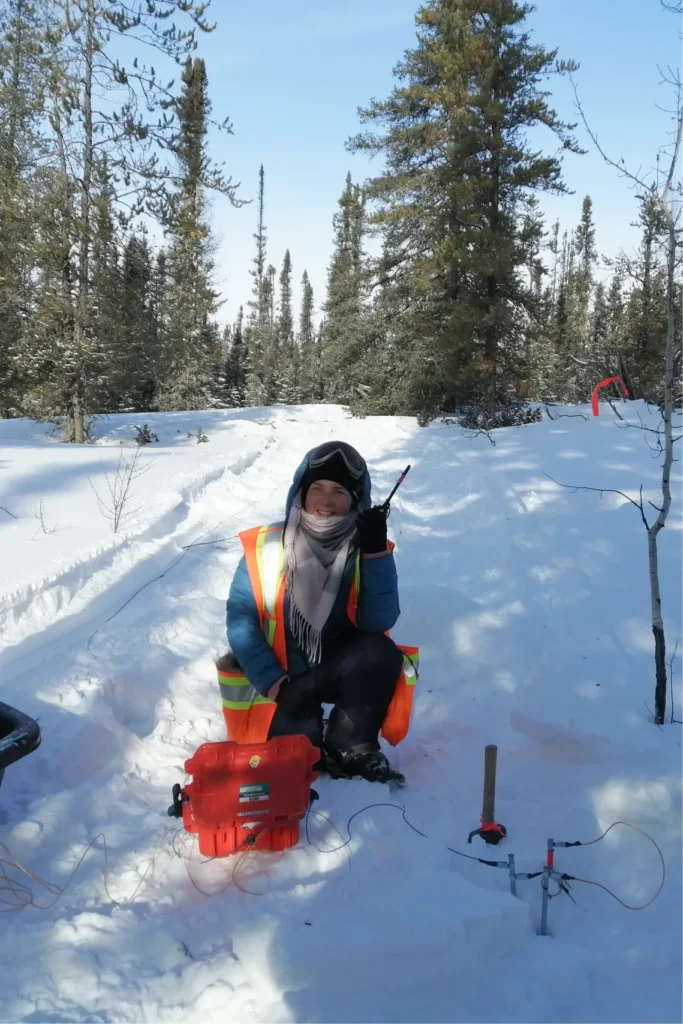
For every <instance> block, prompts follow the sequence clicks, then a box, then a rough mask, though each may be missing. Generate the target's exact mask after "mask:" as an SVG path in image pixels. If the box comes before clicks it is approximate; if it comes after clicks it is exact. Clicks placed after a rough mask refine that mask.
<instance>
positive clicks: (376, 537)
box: [356, 505, 387, 555]
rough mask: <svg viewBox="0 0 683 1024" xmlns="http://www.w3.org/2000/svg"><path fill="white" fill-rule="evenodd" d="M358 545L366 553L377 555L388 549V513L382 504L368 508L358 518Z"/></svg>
mask: <svg viewBox="0 0 683 1024" xmlns="http://www.w3.org/2000/svg"><path fill="white" fill-rule="evenodd" d="M356 526H357V528H358V547H359V548H360V549H361V551H362V552H363V553H364V554H366V555H377V554H380V553H381V552H382V551H386V549H387V514H386V512H385V511H384V509H383V508H382V506H381V505H375V506H374V507H373V508H366V509H364V511H363V512H360V513H359V515H358V518H357V519H356Z"/></svg>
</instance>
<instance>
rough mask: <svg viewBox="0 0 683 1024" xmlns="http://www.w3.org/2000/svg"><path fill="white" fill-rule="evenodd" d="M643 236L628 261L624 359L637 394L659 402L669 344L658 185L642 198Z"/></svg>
mask: <svg viewBox="0 0 683 1024" xmlns="http://www.w3.org/2000/svg"><path fill="white" fill-rule="evenodd" d="M637 226H638V227H640V229H641V232H642V236H641V242H640V246H639V249H638V253H637V255H636V257H635V259H633V260H627V261H626V266H627V270H628V274H629V276H630V278H631V280H632V282H633V287H632V288H631V291H630V293H629V297H628V303H627V310H626V345H625V353H624V356H625V359H626V363H627V364H628V366H629V370H630V374H631V377H632V378H633V380H634V382H635V385H636V388H637V391H638V394H639V396H640V397H642V398H645V399H647V400H648V401H658V399H659V395H660V392H661V390H662V387H663V369H662V367H663V365H664V348H665V344H666V327H667V308H666V288H667V286H666V269H665V267H664V264H663V258H662V251H663V249H662V243H663V239H664V237H665V233H666V227H667V226H666V221H665V218H664V215H663V212H662V206H661V202H660V200H659V197H658V195H657V193H656V190H655V188H654V187H653V189H652V190H651V191H650V192H646V193H645V194H644V195H643V196H642V197H641V199H640V214H639V217H638V221H637Z"/></svg>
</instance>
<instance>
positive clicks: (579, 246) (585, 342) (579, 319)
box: [570, 196, 597, 359]
mask: <svg viewBox="0 0 683 1024" xmlns="http://www.w3.org/2000/svg"><path fill="white" fill-rule="evenodd" d="M574 257H575V258H574V265H573V273H572V280H571V288H572V322H571V327H570V334H571V343H572V349H573V351H574V353H575V355H576V356H578V357H579V358H581V359H585V358H586V357H587V356H588V355H590V352H589V342H590V309H591V298H592V292H593V283H594V277H595V266H596V264H597V250H596V248H595V224H594V223H593V201H592V199H591V197H590V196H585V197H584V200H583V203H582V207H581V220H580V221H579V225H578V227H577V229H576V231H575V233H574Z"/></svg>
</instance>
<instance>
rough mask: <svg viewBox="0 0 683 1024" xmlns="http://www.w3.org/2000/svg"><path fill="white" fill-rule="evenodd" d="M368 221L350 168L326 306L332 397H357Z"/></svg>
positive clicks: (337, 219)
mask: <svg viewBox="0 0 683 1024" xmlns="http://www.w3.org/2000/svg"><path fill="white" fill-rule="evenodd" d="M365 223H366V217H365V201H364V199H363V193H362V189H361V188H360V186H358V185H354V184H353V182H352V180H351V174H350V173H349V174H347V176H346V184H345V187H344V191H343V193H342V195H341V197H340V199H339V209H338V211H337V212H336V213H335V215H334V217H333V221H332V226H333V230H334V244H333V251H332V260H331V263H330V267H329V272H328V279H327V298H326V301H325V305H324V314H325V320H324V328H323V376H324V381H325V396H326V398H327V399H328V401H331V402H349V401H351V400H352V399H353V397H354V395H355V393H356V390H355V383H356V381H357V380H358V373H359V367H360V363H361V361H362V359H363V357H364V354H365V326H366V325H365V317H366V313H367V310H366V306H365V301H364V295H365V288H366V269H365V260H364V252H363V237H364V233H365Z"/></svg>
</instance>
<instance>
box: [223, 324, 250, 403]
mask: <svg viewBox="0 0 683 1024" xmlns="http://www.w3.org/2000/svg"><path fill="white" fill-rule="evenodd" d="M226 330H227V328H226ZM246 361H247V351H246V345H245V337H244V307H243V306H240V308H239V313H238V314H237V320H236V321H235V325H234V327H233V329H232V331H230V346H229V349H228V353H227V360H226V370H225V386H226V396H227V402H228V405H233V406H242V405H244V397H245V387H246Z"/></svg>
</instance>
